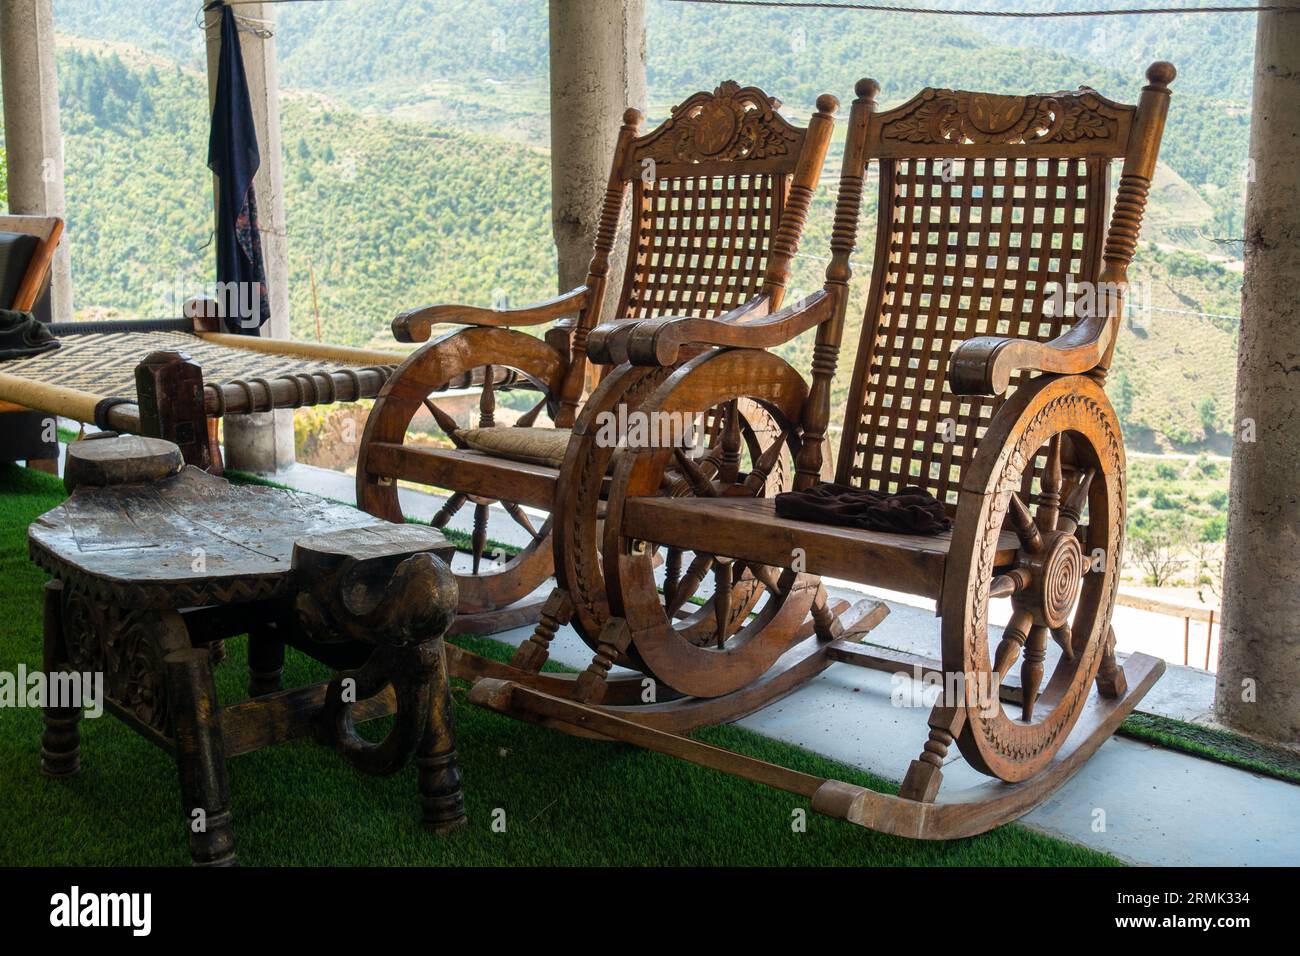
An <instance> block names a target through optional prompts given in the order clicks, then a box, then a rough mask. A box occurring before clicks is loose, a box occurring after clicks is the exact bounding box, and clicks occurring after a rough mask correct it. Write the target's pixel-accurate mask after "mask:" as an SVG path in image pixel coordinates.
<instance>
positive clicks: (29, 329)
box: [0, 309, 59, 360]
mask: <svg viewBox="0 0 1300 956" xmlns="http://www.w3.org/2000/svg"><path fill="white" fill-rule="evenodd" d="M58 347H59V340H58V339H56V338H55V337H54V336H53V335H52V334H51V333H50V330H49V328H47V327H46V325H45V323H44V322H42V321H40V320H39V319H37V318H36V316H34V315H32V314H31V313H30V312H15V311H13V310H12V309H0V360H4V359H11V358H27V357H28V356H30V355H40V354H41V353H42V352H49V351H51V350H52V349H57V348H58Z"/></svg>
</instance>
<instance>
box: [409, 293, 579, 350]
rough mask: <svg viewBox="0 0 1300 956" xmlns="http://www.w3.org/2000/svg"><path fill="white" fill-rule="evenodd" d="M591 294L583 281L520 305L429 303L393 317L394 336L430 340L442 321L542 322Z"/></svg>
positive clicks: (569, 310)
mask: <svg viewBox="0 0 1300 956" xmlns="http://www.w3.org/2000/svg"><path fill="white" fill-rule="evenodd" d="M587 298H588V293H587V287H586V286H585V285H580V286H578V287H577V288H576V289H572V290H570V291H569V292H566V293H564V294H563V295H560V296H556V297H555V298H554V299H547V300H546V301H545V302H535V303H533V304H532V305H525V306H523V307H521V308H518V309H482V308H479V307H478V306H473V305H455V304H446V305H426V306H423V307H421V308H418V309H408V310H407V311H405V312H403V313H402V314H400V315H399V316H398V317H397V318H395V319H393V338H395V339H397V341H399V342H427V341H428V340H429V336H430V335H431V334H432V333H433V326H435V325H437V324H439V323H453V324H458V325H479V326H490V327H493V328H513V327H515V326H520V325H541V324H542V323H543V322H554V321H555V320H556V319H560V318H563V317H564V316H566V315H572V314H573V313H575V312H580V311H582V310H583V309H584V308H586V306H587Z"/></svg>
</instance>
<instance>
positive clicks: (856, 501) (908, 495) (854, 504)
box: [776, 481, 952, 535]
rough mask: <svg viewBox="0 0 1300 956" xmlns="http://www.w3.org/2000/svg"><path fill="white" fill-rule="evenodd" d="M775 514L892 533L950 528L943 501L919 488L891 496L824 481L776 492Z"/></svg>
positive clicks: (819, 522)
mask: <svg viewBox="0 0 1300 956" xmlns="http://www.w3.org/2000/svg"><path fill="white" fill-rule="evenodd" d="M776 513H777V515H778V517H781V518H794V519H795V520H797V521H814V522H816V523H817V524H838V525H845V526H847V527H850V528H862V529H864V530H866V531H891V532H893V533H895V534H926V535H929V534H942V533H943V532H945V531H948V530H949V529H951V528H952V519H951V518H949V517H948V515H947V513H946V512H945V511H944V510H943V504H942V502H940V501H939V500H938V499H937V498H935V497H934V495H932V494H930V493H929V492H928V491H925V490H924V489H922V488H910V487H909V488H900V489H898V491H897V492H895V493H894V494H892V495H890V494H885V493H884V492H880V491H870V490H868V489H866V488H856V487H854V486H853V485H837V484H835V482H833V481H823V482H821V483H819V484H816V485H813V486H812V487H811V488H809V489H808V490H807V491H785V492H782V493H781V494H779V495H777V496H776Z"/></svg>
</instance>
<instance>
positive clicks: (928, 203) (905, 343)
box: [814, 64, 1172, 504]
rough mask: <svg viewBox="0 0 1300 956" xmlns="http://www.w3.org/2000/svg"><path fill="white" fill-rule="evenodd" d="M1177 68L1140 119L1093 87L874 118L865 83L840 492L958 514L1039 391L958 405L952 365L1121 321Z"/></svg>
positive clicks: (840, 212)
mask: <svg viewBox="0 0 1300 956" xmlns="http://www.w3.org/2000/svg"><path fill="white" fill-rule="evenodd" d="M1167 66H1168V65H1167V64H1157V65H1156V66H1153V67H1152V70H1151V71H1149V72H1148V78H1149V79H1151V83H1152V85H1150V86H1148V87H1146V88H1145V90H1144V92H1143V97H1142V100H1141V101H1140V103H1139V105H1138V106H1125V105H1122V104H1119V103H1115V102H1112V101H1111V100H1108V99H1106V98H1105V97H1103V96H1101V95H1100V94H1098V93H1096V92H1095V91H1093V90H1090V89H1087V88H1083V89H1080V90H1077V91H1072V92H1066V93H1052V94H1037V95H1030V96H1001V95H995V94H987V93H969V92H962V91H953V90H935V89H926V90H923V91H922V92H921V93H920V94H918V95H917V96H916V97H913V98H912V99H911V100H909V101H908V102H906V103H904V104H903V105H902V106H899V107H897V108H896V109H893V110H889V111H885V112H879V113H877V112H875V111H874V106H875V103H874V96H875V93H876V91H877V90H878V89H879V87H878V86H876V85H875V84H874V82H873V81H863V83H860V84H859V99H858V101H857V102H855V104H854V118H853V119H851V120H850V123H851V124H853V125H852V128H851V130H850V138H851V140H852V139H853V137H854V136H855V134H856V135H857V136H860V139H859V140H858V141H857V142H856V143H852V142H851V144H850V147H849V148H848V149H846V158H845V173H846V175H847V174H848V173H849V172H850V170H852V171H853V172H854V173H855V174H856V177H857V181H856V184H855V183H850V184H849V187H848V188H847V189H845V188H843V187H842V191H841V200H840V204H839V208H838V209H837V232H839V233H840V234H844V233H845V230H846V224H848V223H849V222H850V217H851V218H852V219H853V220H854V221H855V220H856V216H857V214H858V208H859V198H858V195H859V194H860V189H861V176H862V174H863V173H864V172H865V169H866V165H867V163H869V162H870V161H871V160H872V159H876V160H877V161H878V164H879V172H880V193H879V203H878V220H877V230H876V248H875V255H874V267H873V271H872V275H871V284H870V288H869V292H868V298H867V310H866V315H865V317H864V321H863V328H862V338H861V340H860V342H859V345H858V354H857V360H856V365H855V368H854V373H853V381H852V386H851V389H850V393H849V400H848V407H847V409H846V410H845V418H844V436H843V438H842V441H841V446H840V453H839V460H838V464H837V469H836V480H837V481H840V482H843V483H848V484H854V485H859V486H864V487H870V488H872V489H875V490H881V491H895V490H897V489H898V488H900V487H903V486H906V485H912V486H919V487H921V488H924V489H925V490H927V491H929V492H930V493H932V494H933V495H935V497H937V498H939V499H940V500H943V501H947V502H949V503H950V504H951V503H954V502H955V501H956V499H957V491H958V489H959V487H960V484H961V477H962V472H963V469H964V468H965V466H966V465H967V464H968V463H969V462H970V461H971V459H972V458H973V457H974V455H975V450H976V448H977V446H978V443H979V440H980V438H981V437H982V436H983V434H984V431H985V429H986V427H987V425H988V423H989V421H990V419H991V418H992V417H993V415H994V414H995V413H996V411H997V409H998V408H999V407H1000V405H1001V404H1002V402H1003V401H1004V400H1005V399H1006V397H1007V396H1008V395H1009V394H1011V392H1012V391H1013V390H1014V389H1015V387H1016V386H1017V385H1018V384H1021V383H1023V382H1024V381H1026V380H1027V379H1026V377H1025V374H1024V373H1020V374H1017V375H1016V376H1013V378H1012V384H1011V387H1010V388H1009V389H1008V390H1007V392H1005V393H1003V394H1002V395H999V396H992V395H957V394H954V393H953V392H952V391H951V390H950V389H949V387H948V383H947V379H946V376H947V373H948V365H949V361H950V359H951V357H952V354H953V352H954V350H955V349H956V348H957V347H958V346H959V345H960V344H961V343H962V342H964V341H966V340H967V339H970V338H974V337H976V336H1010V337H1015V338H1023V339H1032V340H1036V341H1039V342H1046V341H1048V340H1050V339H1054V338H1056V337H1057V336H1059V335H1060V334H1061V333H1062V332H1064V331H1066V330H1068V329H1069V328H1070V327H1071V326H1072V325H1074V324H1075V323H1076V322H1079V321H1083V320H1084V318H1085V316H1087V315H1089V314H1091V313H1093V312H1095V311H1096V310H1098V309H1101V310H1103V312H1104V313H1105V316H1103V317H1107V316H1114V315H1117V314H1118V311H1117V310H1118V309H1120V308H1122V303H1121V301H1120V300H1121V298H1122V290H1123V287H1124V284H1125V282H1126V274H1127V273H1126V270H1127V266H1128V263H1129V261H1131V259H1132V255H1133V251H1134V249H1135V248H1136V242H1137V230H1138V228H1139V226H1140V223H1141V217H1142V210H1143V207H1144V206H1145V201H1146V193H1147V189H1148V188H1149V185H1150V178H1151V175H1152V173H1153V171H1154V164H1155V155H1156V151H1157V149H1158V146H1159V139H1160V131H1161V129H1162V128H1163V119H1164V111H1165V109H1166V108H1167V100H1168V89H1167V83H1168V81H1169V80H1170V79H1172V68H1171V67H1169V68H1168V74H1167V75H1166V74H1165V72H1164V70H1163V69H1162V70H1160V71H1157V67H1167ZM1153 72H1156V76H1154V77H1153V76H1152V73H1153ZM864 84H865V85H864ZM850 154H852V155H850ZM1119 158H1123V159H1124V170H1123V174H1122V176H1121V182H1120V189H1119V193H1118V197H1117V199H1116V202H1115V208H1114V211H1113V214H1112V217H1111V220H1110V226H1109V228H1107V222H1106V217H1107V210H1108V207H1109V206H1110V200H1111V188H1110V167H1111V162H1112V161H1113V160H1115V159H1119ZM855 190H856V192H855ZM846 197H847V198H846ZM841 220H843V222H841ZM833 249H834V257H833V259H832V264H831V266H830V268H829V269H828V271H827V277H828V283H829V282H831V281H832V279H833V278H838V279H839V280H840V281H844V280H845V277H846V275H847V261H848V254H849V250H850V249H851V241H850V242H840V244H839V245H838V246H833ZM841 302H843V299H842V300H841ZM841 308H843V305H842V304H841ZM1109 320H1110V321H1112V322H1113V321H1116V319H1115V318H1113V317H1111V318H1110V319H1109ZM833 326H834V324H832V325H831V326H828V333H827V337H826V340H825V341H824V342H819V348H822V349H823V350H824V352H825V350H828V349H838V346H839V342H838V338H837V336H838V335H839V334H840V330H839V329H836V328H834V327H833ZM823 364H827V363H826V362H825V361H823ZM829 364H830V365H831V366H832V368H833V364H834V363H833V355H832V358H831V361H830V362H829ZM1108 364H1109V353H1107V355H1106V358H1105V360H1104V362H1103V364H1102V365H1101V366H1099V367H1098V368H1097V369H1096V370H1094V373H1093V374H1096V375H1098V376H1099V377H1103V378H1104V374H1105V367H1106V366H1107V365H1108ZM817 374H818V369H816V368H815V369H814V376H816V375H817Z"/></svg>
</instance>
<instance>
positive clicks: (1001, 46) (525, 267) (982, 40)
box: [55, 0, 1253, 444]
mask: <svg viewBox="0 0 1300 956" xmlns="http://www.w3.org/2000/svg"><path fill="white" fill-rule="evenodd" d="M936 2H940V3H942V2H949V3H952V4H953V5H956V4H955V2H954V0H936ZM1048 2H1050V3H1051V4H1052V5H1053V6H1055V7H1058V8H1066V7H1071V8H1072V6H1073V5H1077V3H1063V2H1057V0H1048ZM1098 2H1099V3H1103V4H1105V3H1110V4H1112V5H1113V4H1114V3H1117V2H1118V0H1098ZM964 5H965V6H966V7H970V6H972V5H976V6H979V5H982V6H985V7H996V8H998V9H1016V8H1025V9H1028V8H1029V7H1030V2H1029V0H967V2H966V3H965V4H964ZM1033 6H1035V7H1042V6H1043V4H1042V3H1035V4H1033ZM546 8H547V4H546V2H545V0H474V2H465V0H389V2H386V3H382V4H380V3H376V2H375V0H332V2H328V3H301V4H293V3H288V4H283V5H279V6H277V7H276V8H275V17H276V21H277V22H276V23H275V24H274V30H275V38H276V44H277V52H278V58H279V64H280V78H281V84H282V88H283V99H284V103H283V131H284V164H285V178H286V186H285V188H286V207H287V216H288V232H289V250H290V258H291V275H290V283H291V303H292V325H293V329H294V333H295V334H296V335H299V336H304V337H312V336H314V334H315V331H314V319H313V305H312V301H313V300H312V289H311V282H310V276H309V271H308V262H309V261H310V262H311V265H312V267H313V270H314V274H315V279H316V299H317V301H318V302H319V308H320V313H321V317H322V325H323V328H324V334H325V336H326V337H327V338H329V339H332V340H336V341H341V342H350V343H362V342H370V341H374V342H384V341H385V339H386V336H387V333H386V328H387V323H388V320H389V319H390V318H391V316H392V315H393V313H394V312H395V311H397V310H398V309H400V308H403V307H407V306H410V305H412V304H415V303H420V302H428V301H436V300H460V301H476V302H486V301H490V300H491V299H492V298H493V297H496V296H501V295H504V296H505V297H507V298H509V299H510V300H511V301H514V302H522V301H527V300H530V299H533V298H538V297H542V296H545V295H547V294H549V293H550V292H552V291H553V289H554V275H555V270H554V261H553V260H554V252H553V246H552V243H551V237H550V222H549V216H550V212H549V182H548V159H547V156H546V146H547V143H548V137H547V124H548V121H549V117H548V103H547V83H546V76H547V71H548V52H547V44H548V28H547V20H546ZM647 11H648V25H647V32H648V38H647V57H648V70H649V77H648V78H649V84H650V102H649V103H648V104H646V105H647V107H648V110H649V113H650V117H651V120H652V121H656V120H658V119H661V118H663V117H664V116H665V115H666V114H667V111H668V107H669V106H670V105H671V104H672V103H673V102H675V101H678V100H680V99H682V98H684V96H686V95H688V94H689V93H690V92H693V91H694V90H696V89H699V88H702V87H711V86H712V85H714V84H715V83H716V82H717V81H718V80H720V79H724V78H728V77H734V78H736V79H739V80H741V81H743V82H746V83H756V84H758V85H761V86H763V87H764V88H766V89H769V90H770V91H772V92H774V93H776V94H777V95H779V96H781V97H782V99H783V100H784V101H785V103H786V106H787V113H788V114H789V115H790V116H791V117H792V118H795V119H797V121H799V122H803V121H804V120H806V117H807V115H808V114H809V112H810V111H811V109H812V104H813V100H814V99H815V98H816V96H817V94H818V93H821V92H823V91H830V92H834V93H836V94H837V95H838V96H840V98H841V99H842V100H845V101H847V99H848V98H849V97H851V96H852V88H853V83H854V81H855V80H856V79H857V78H858V77H860V76H863V75H872V76H875V77H877V78H878V79H879V80H880V81H881V83H882V84H883V87H884V93H883V98H884V101H885V104H886V105H892V104H894V103H897V102H900V101H901V100H902V99H903V98H905V97H906V96H908V95H910V94H911V93H912V92H914V91H915V90H916V89H918V88H919V87H921V86H925V85H933V86H958V87H965V88H983V89H990V90H1017V91H1019V90H1025V89H1030V88H1033V89H1042V90H1051V89H1059V88H1069V87H1074V86H1078V85H1081V84H1086V85H1090V86H1094V87H1096V88H1098V89H1100V90H1102V91H1103V92H1104V93H1106V94H1107V95H1109V96H1111V97H1112V98H1115V99H1118V100H1125V101H1132V100H1133V99H1134V98H1135V97H1136V96H1137V93H1138V91H1139V89H1140V86H1141V84H1142V82H1143V81H1142V71H1143V69H1144V67H1145V65H1146V63H1148V62H1149V61H1151V60H1153V59H1157V58H1168V59H1171V60H1173V61H1174V62H1175V63H1177V64H1178V66H1179V78H1178V81H1177V83H1176V84H1175V101H1174V108H1173V111H1172V113H1171V120H1170V125H1169V129H1168V132H1167V134H1166V140H1165V148H1164V150H1163V155H1162V158H1163V159H1164V160H1165V162H1166V164H1167V165H1165V166H1162V169H1161V171H1160V174H1159V176H1158V179H1157V183H1156V188H1155V189H1154V190H1153V198H1152V206H1151V210H1150V216H1149V219H1148V228H1147V229H1146V231H1145V237H1146V238H1147V239H1150V240H1154V241H1155V243H1156V245H1155V246H1151V245H1146V246H1144V248H1143V250H1142V253H1141V255H1140V257H1139V264H1138V267H1137V270H1136V272H1135V276H1134V277H1135V279H1137V280H1138V281H1139V282H1140V283H1142V285H1141V289H1142V296H1143V301H1144V302H1145V303H1147V304H1149V305H1151V306H1152V311H1150V312H1147V313H1145V314H1144V317H1142V318H1140V319H1137V320H1135V321H1134V322H1133V323H1132V324H1131V325H1130V326H1127V327H1126V329H1125V331H1124V338H1123V340H1122V341H1121V343H1120V348H1119V352H1118V359H1117V365H1116V373H1115V379H1114V381H1115V383H1116V385H1115V388H1114V389H1113V391H1114V394H1115V395H1116V401H1117V404H1119V405H1120V406H1121V408H1122V410H1123V412H1124V415H1125V418H1126V419H1127V421H1128V423H1129V424H1130V425H1132V426H1135V429H1134V431H1133V433H1132V435H1133V436H1135V437H1137V438H1139V439H1140V437H1141V435H1142V434H1143V432H1142V429H1149V430H1150V434H1151V436H1152V438H1153V439H1154V438H1158V440H1159V441H1162V442H1163V441H1174V442H1177V443H1180V444H1183V443H1194V442H1197V441H1199V440H1201V439H1203V438H1204V437H1205V436H1206V426H1207V425H1208V426H1209V429H1210V431H1211V432H1214V431H1221V430H1222V429H1223V428H1224V427H1226V422H1227V418H1228V416H1229V415H1230V409H1231V385H1232V367H1233V359H1232V353H1233V351H1234V350H1235V320H1234V319H1232V318H1231V316H1233V315H1235V313H1236V312H1237V309H1238V304H1239V295H1240V275H1239V272H1238V271H1234V266H1233V265H1232V263H1231V262H1229V261H1227V260H1230V259H1233V258H1235V257H1237V256H1239V252H1240V247H1239V246H1237V245H1233V244H1232V243H1231V242H1221V241H1217V240H1223V239H1231V238H1233V237H1235V236H1237V235H1239V233H1240V230H1241V205H1242V188H1243V185H1242V183H1243V176H1242V174H1243V171H1244V168H1245V158H1246V149H1247V147H1246V143H1247V136H1248V129H1249V115H1248V110H1247V107H1248V96H1249V79H1250V66H1251V58H1250V37H1251V35H1252V33H1253V16H1251V15H1191V14H1179V15H1177V16H1160V17H1123V18H1085V19H1079V20H1076V19H1069V20H1001V19H984V18H980V19H972V18H964V17H963V18H956V17H952V18H950V17H937V16H918V15H904V14H870V13H865V12H861V11H849V10H845V11H835V10H824V9H771V8H764V9H756V8H746V7H725V6H717V5H700V4H684V3H676V2H672V0H648V3H647ZM55 16H56V23H57V25H58V27H59V29H60V30H61V31H62V33H63V34H64V41H63V44H62V47H61V56H60V63H59V68H60V87H61V96H62V103H63V122H64V127H65V131H66V134H67V137H66V139H67V143H66V153H67V176H68V201H69V209H70V235H71V239H72V248H73V257H74V271H75V276H76V289H77V300H78V301H77V305H78V307H79V308H80V307H89V306H99V307H107V308H115V309H119V310H121V311H123V312H124V313H128V314H153V313H155V312H157V311H158V310H159V309H160V308H162V307H163V305H164V300H165V297H166V296H167V295H169V294H171V293H172V291H173V290H174V289H176V288H177V286H178V284H184V283H191V284H194V283H201V282H205V281H209V280H210V278H211V251H210V247H209V246H208V241H209V234H210V228H211V226H210V223H211V192H210V182H209V177H208V174H207V172H206V168H205V160H206V138H207V117H206V89H205V80H204V77H203V73H202V69H203V60H204V47H203V31H202V30H201V28H200V25H199V21H198V19H197V4H196V3H195V2H194V0H55ZM245 26H246V28H256V27H257V26H258V24H255V23H251V22H250V23H246V24H245ZM92 50H93V51H95V52H93V53H92V52H91V51H92ZM110 50H111V51H113V52H111V53H108V52H106V51H110ZM838 148H839V147H838V144H836V145H835V146H833V147H832V149H833V152H834V151H837V150H838ZM837 170H838V158H836V157H834V156H833V157H832V159H831V160H830V161H829V162H828V175H827V176H826V177H825V178H824V180H823V188H822V189H821V190H820V192H819V195H818V197H817V199H816V202H815V209H814V212H813V215H812V216H811V217H810V225H809V230H808V236H807V238H806V239H805V242H804V245H803V250H804V253H805V255H806V258H802V259H800V261H799V263H798V267H797V269H796V275H795V283H794V284H795V287H796V291H810V290H812V289H814V288H816V287H818V286H819V285H820V283H821V273H822V270H823V269H824V263H823V262H822V261H820V260H819V259H818V258H817V257H818V256H820V255H822V254H824V252H825V249H826V246H827V240H828V234H829V222H830V213H831V203H832V198H831V197H832V193H833V189H834V180H835V175H834V173H835V172H836V171H837ZM870 202H871V199H870V198H869V200H868V205H869V206H870ZM873 214H874V210H873V209H871V208H868V209H867V210H865V211H864V217H863V222H864V226H866V227H867V228H864V234H863V235H862V236H861V237H860V241H859V248H860V249H866V248H869V243H870V242H871V241H872V239H873V237H872V236H871V235H870V234H869V233H870V230H869V224H870V222H871V216H872V215H873ZM858 268H859V270H860V271H859V280H858V282H857V283H856V284H857V286H859V287H864V285H865V283H864V281H863V280H864V279H865V274H864V273H865V269H866V266H865V263H859V266H858ZM1235 268H1236V269H1239V266H1237V267H1235ZM859 295H861V288H859ZM1225 317H1226V318H1225ZM856 331H857V323H855V324H854V326H853V328H851V329H850V330H849V332H850V335H854V334H856ZM807 351H808V343H806V342H800V343H796V344H794V345H792V346H791V348H790V349H789V350H788V352H789V353H790V354H791V357H792V358H795V359H796V360H801V361H803V362H805V363H806V360H807V355H806V353H807ZM850 351H851V350H850ZM1207 355H1209V356H1212V357H1213V359H1212V361H1207V360H1206V358H1205V356H1207ZM848 361H849V356H846V357H845V362H844V365H845V366H847V364H848ZM841 379H842V382H841V387H842V388H847V375H846V376H842V377H841ZM1206 396H1208V397H1209V400H1208V404H1207V400H1206Z"/></svg>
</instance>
